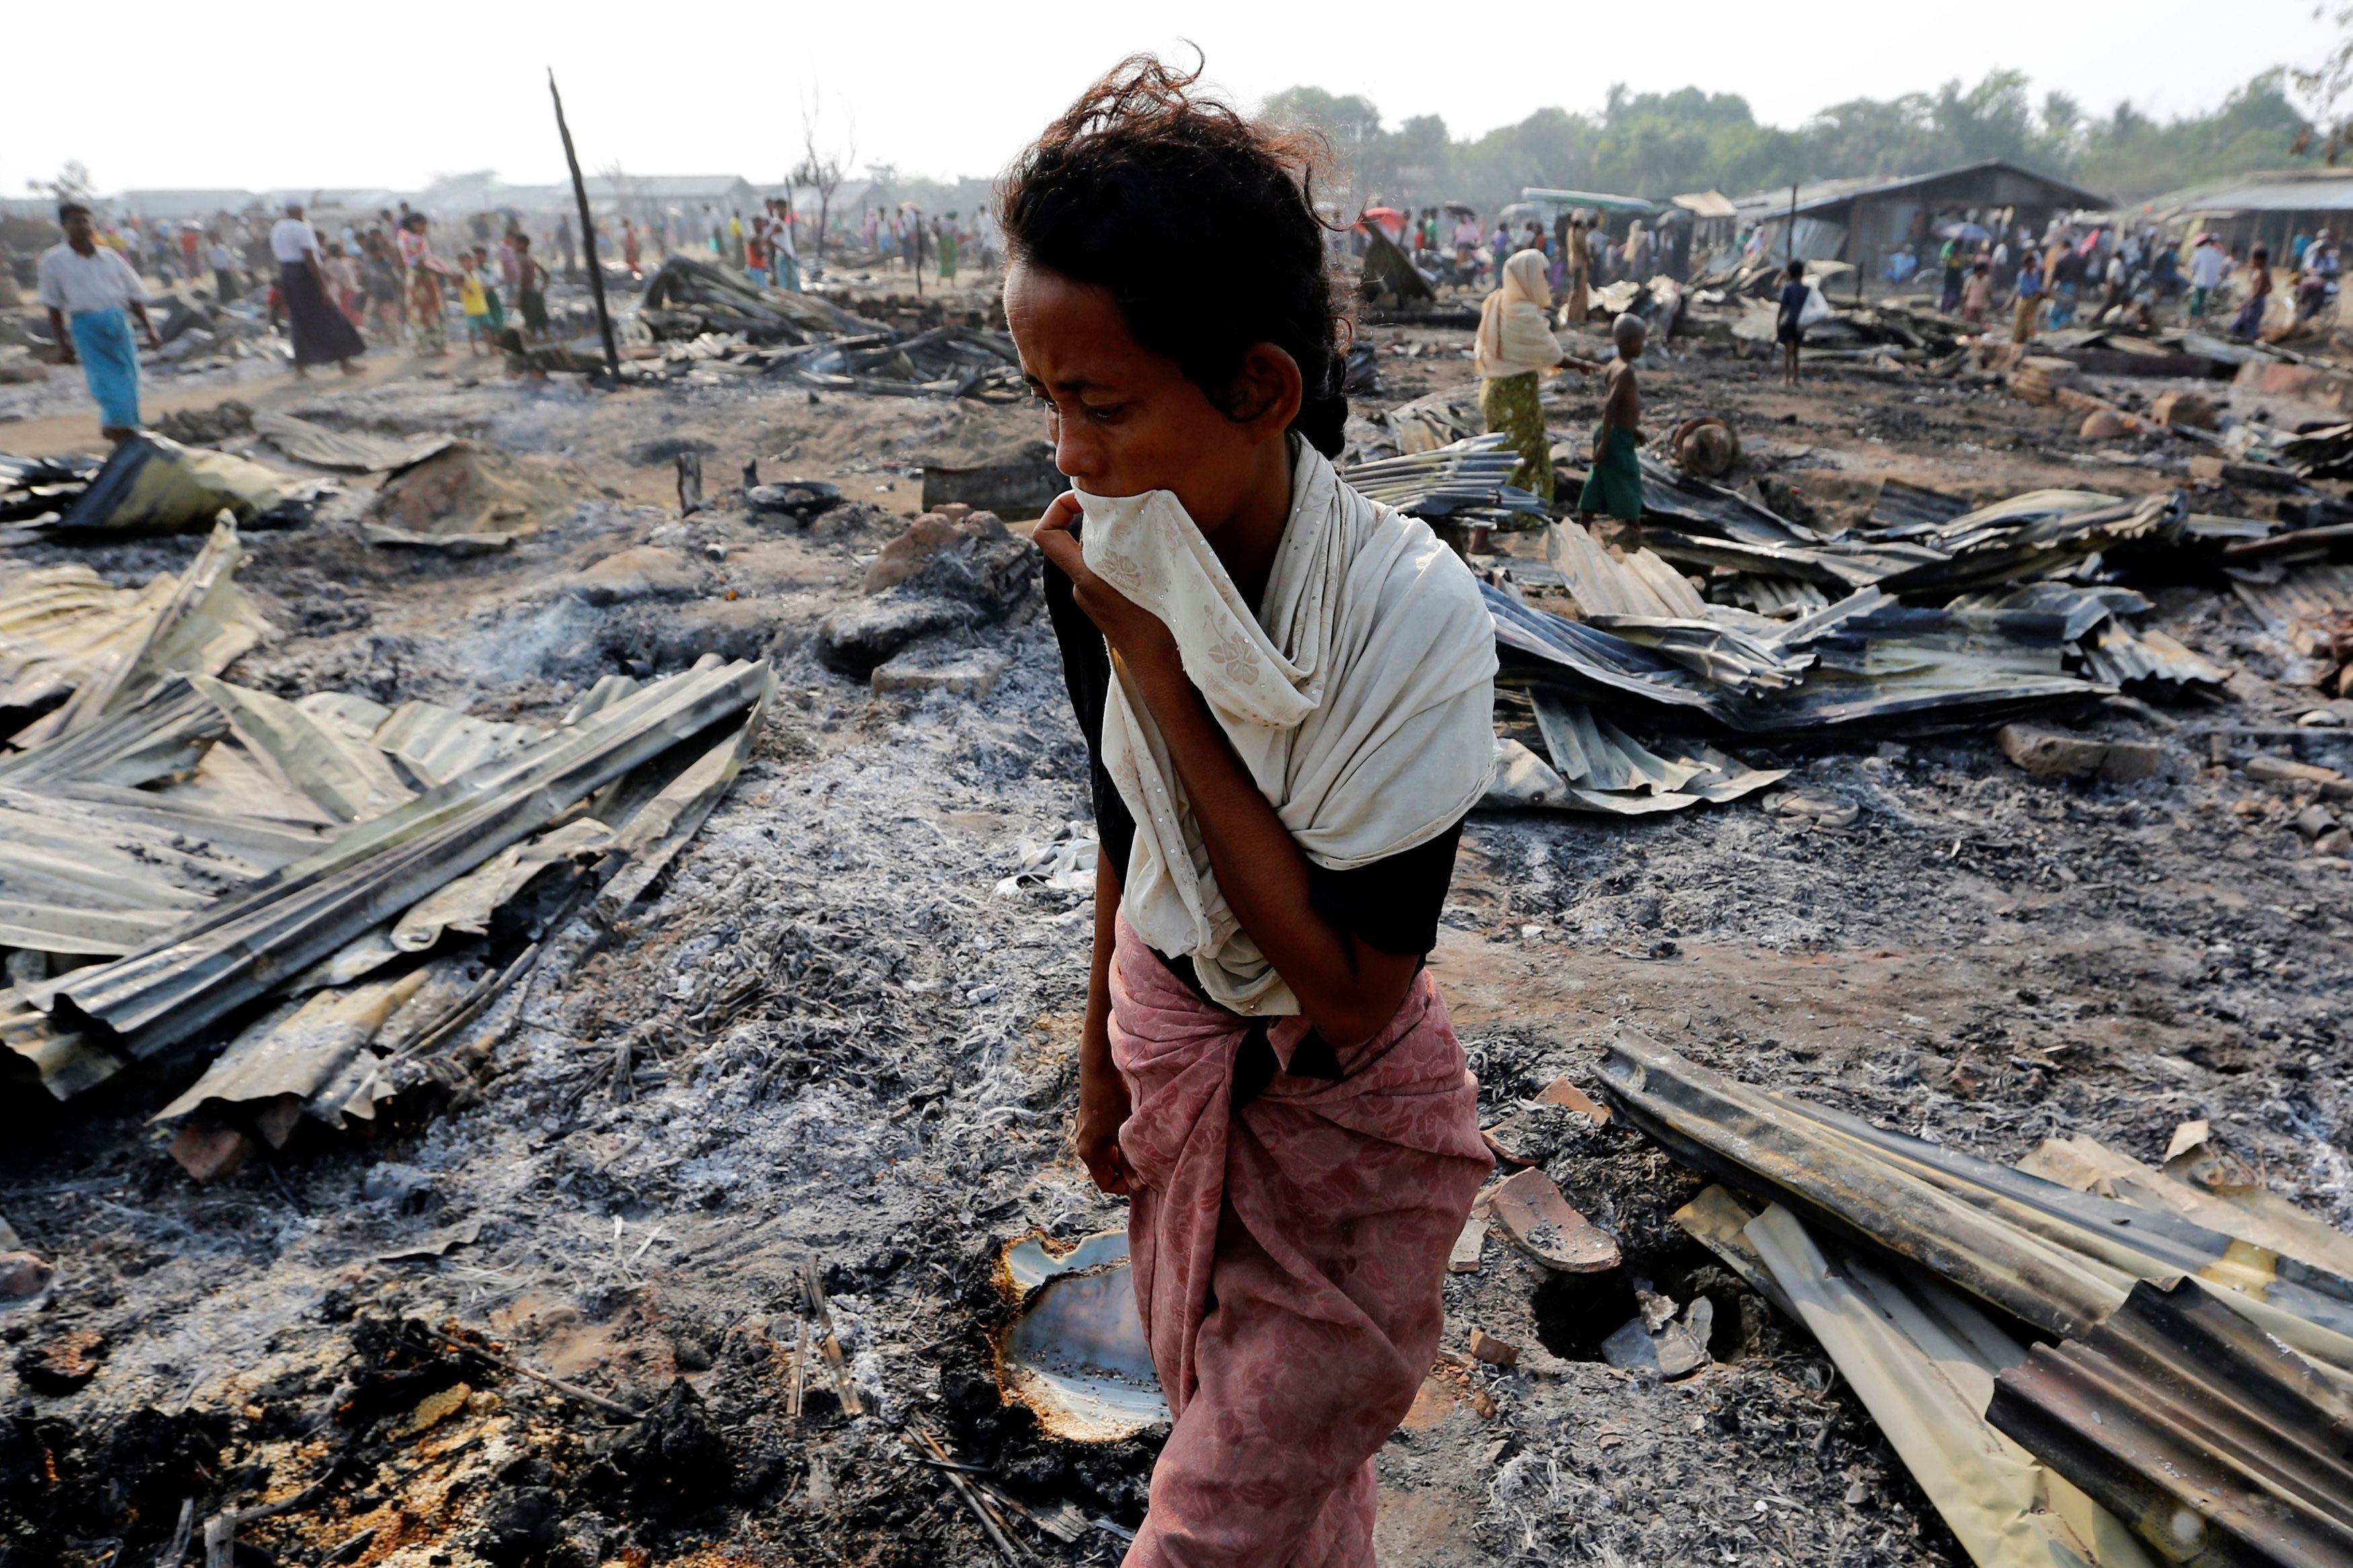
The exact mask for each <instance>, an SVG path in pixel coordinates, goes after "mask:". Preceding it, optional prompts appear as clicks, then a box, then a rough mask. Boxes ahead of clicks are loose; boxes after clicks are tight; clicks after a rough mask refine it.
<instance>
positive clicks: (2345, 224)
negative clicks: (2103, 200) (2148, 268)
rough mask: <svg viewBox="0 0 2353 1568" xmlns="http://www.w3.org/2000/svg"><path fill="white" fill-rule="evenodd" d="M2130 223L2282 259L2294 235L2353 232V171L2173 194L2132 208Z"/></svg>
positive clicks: (2293, 173)
mask: <svg viewBox="0 0 2353 1568" xmlns="http://www.w3.org/2000/svg"><path fill="white" fill-rule="evenodd" d="M2128 216H2129V219H2130V221H2134V222H2138V223H2153V224H2156V225H2157V226H2159V227H2160V228H2163V229H2165V230H2166V231H2168V233H2188V232H2189V231H2191V230H2205V231H2209V232H2211V233H2213V234H2215V235H2218V236H2220V237H2221V240H2222V243H2223V244H2225V245H2228V246H2234V247H2235V246H2244V247H2248V248H2250V249H2252V248H2253V247H2255V246H2257V245H2268V246H2270V247H2272V254H2273V255H2274V256H2280V255H2284V253H2285V252H2286V249H2287V247H2288V242H2289V241H2290V240H2291V239H2292V238H2294V237H2295V236H2296V235H2299V234H2304V235H2311V234H2317V233H2318V232H2319V231H2320V230H2322V229H2324V228H2325V229H2327V230H2328V231H2329V232H2330V233H2331V234H2332V235H2333V236H2334V237H2336V238H2337V239H2338V240H2339V241H2342V240H2343V239H2344V238H2345V237H2346V234H2347V232H2348V229H2353V169H2283V170H2276V171H2272V172H2267V173H2262V174H2239V175H2236V176H2234V177H2232V178H2231V179H2227V180H2213V181H2210V182H2208V183H2207V184H2202V185H2191V186H2189V187H2188V188H2186V189H2183V190H2179V191H2169V192H2168V193H2167V194H2166V195H2161V196H2158V197H2157V198H2156V199H2155V200H2153V201H2147V202H2144V203H2142V204H2141V205H2139V206H2137V207H2136V208H2133V209H2131V212H2130V215H2128Z"/></svg>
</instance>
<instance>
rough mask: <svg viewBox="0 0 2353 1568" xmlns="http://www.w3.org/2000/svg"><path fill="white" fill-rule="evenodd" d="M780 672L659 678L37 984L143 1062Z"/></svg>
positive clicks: (39, 1000)
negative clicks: (164, 928)
mask: <svg viewBox="0 0 2353 1568" xmlns="http://www.w3.org/2000/svg"><path fill="white" fill-rule="evenodd" d="M775 680H776V678H775V676H774V674H773V673H772V672H771V671H770V670H769V668H768V667H767V666H766V665H765V664H754V663H741V662H739V663H736V664H732V665H726V666H722V667H718V668H697V669H695V670H692V671H690V672H687V673H685V674H681V675H678V676H673V677H671V678H670V679H666V680H661V681H657V682H655V683H653V684H652V685H650V686H649V687H647V688H645V689H642V690H640V691H638V692H636V693H634V694H632V695H631V696H629V697H628V698H626V699H624V700H621V701H619V702H617V703H614V704H613V705H612V706H610V707H608V708H607V709H605V710H602V711H601V712H599V713H598V714H597V715H596V717H594V718H593V719H591V720H589V721H585V722H583V723H582V724H580V725H577V726H575V727H574V728H571V729H569V730H565V731H560V732H558V733H557V734H555V735H554V736H552V737H550V738H549V739H548V740H546V741H544V742H541V743H540V744H538V745H535V746H533V747H532V748H531V749H530V750H528V751H527V752H524V753H522V755H520V756H518V757H516V758H513V759H512V760H511V761H510V762H508V763H504V764H502V765H498V766H495V767H493V768H490V769H484V770H480V771H478V772H477V773H474V774H471V775H469V776H468V777H466V778H463V779H460V780H457V781H453V782H452V783H450V784H444V785H441V786H440V787H438V788H436V789H434V790H431V791H429V792H427V793H426V794H424V795H419V796H417V798H416V799H414V800H411V801H409V802H407V803H406V805H401V806H399V807H396V809H394V810H392V811H389V812H386V813H385V814H384V815H383V816H377V817H375V818H373V819H372V820H369V821H366V822H363V823H358V824H354V825H353V826H350V827H348V828H346V829H345V830H344V831H343V834H342V835H341V836H340V837H338V838H337V839H336V841H335V842H334V844H333V845H332V847H329V848H327V849H325V850H322V851H321V852H320V853H318V854H316V855H313V856H311V858H308V859H305V860H303V861H301V862H299V863H297V864H294V865H291V866H289V867H287V868H285V869H284V870H282V871H280V872H278V873H276V874H273V875H272V876H270V877H268V878H265V879H263V880H262V881H261V882H259V883H258V884H256V885H254V886H252V887H250V888H248V889H243V890H241V891H237V892H234V893H231V894H229V895H227V897H224V898H222V899H220V900H217V901H216V902H215V903H214V904H213V905H212V906H211V907H209V908H207V909H206V910H202V911H200V912H198V913H197V914H196V915H195V916H194V917H192V918H191V919H190V920H189V921H187V922H186V923H185V924H184V925H182V926H181V927H179V928H177V929H175V930H174V931H172V932H170V933H169V934H168V935H167V936H166V937H164V938H163V939H162V940H159V941H156V942H151V943H149V944H147V945H146V946H144V947H142V948H141V949H140V950H138V951H137V952H132V953H130V954H128V955H126V956H125V957H123V958H121V959H119V960H117V961H115V962H113V963H107V964H101V965H93V966H91V967H90V968H86V969H79V970H76V971H73V972H72V973H69V974H67V975H65V976H62V977H60V978H58V979H54V980H50V981H47V982H46V983H44V984H41V985H39V986H37V987H35V988H34V989H33V990H32V992H31V994H30V1000H31V1001H32V1002H33V1004H34V1005H37V1006H40V1007H44V1008H47V1009H52V1010H54V1012H55V1013H56V1014H57V1015H58V1022H59V1026H60V1027H61V1028H65V1029H79V1030H80V1031H81V1032H84V1033H90V1034H95V1035H96V1036H98V1037H100V1038H102V1039H104V1040H106V1041H107V1042H109V1043H111V1044H112V1045H114V1046H116V1047H119V1048H120V1049H121V1051H123V1052H126V1053H128V1054H130V1055H132V1056H134V1057H146V1056H152V1055H153V1054H154V1053H155V1052H157V1051H160V1050H162V1049H164V1047H168V1046H170V1045H173V1044H174V1043H176V1042H178V1041H180V1040H184V1039H186V1038H188V1037H191V1036H193V1035H195V1033H196V1032H197V1031H199V1030H201V1029H203V1028H205V1027H206V1026H208V1025H210V1024H212V1023H213V1022H215V1021H216V1020H217V1019H219V1018H221V1017H222V1016H226V1015H227V1014H228V1013H229V1012H231V1011H232V1010H234V1009H236V1008H237V1007H239V1006H241V1005H244V1004H246V1003H248V1002H250V1001H253V1000H255V999H256V998H258V997H259V996H261V995H263V994H267V993H268V992H269V990H271V989H272V988H273V987H274V986H275V985H276V984H280V983H281V982H282V981H283V980H284V979H285V978H286V977H287V976H289V975H290V974H292V973H296V972H298V971H300V970H301V969H302V968H304V967H305V966H307V965H309V964H311V963H316V962H317V961H319V960H320V959H322V958H324V957H326V956H327V955H328V954H329V953H331V952H334V951H335V950H336V949H337V948H339V947H341V946H343V944H344V943H345V942H349V941H351V940H352V939H353V938H354V937H356V936H358V935H359V934H360V933H361V932H363V931H366V930H367V929H368V928H370V927H372V926H375V925H376V924H378V923H380V922H381V921H385V920H387V919H389V918H390V917H392V916H394V915H396V914H397V913H399V912H400V911H402V910H406V909H408V908H409V907H410V906H412V905H414V904H415V903H417V900H420V899H422V898H424V897H425V896H426V895H427V894H429V893H431V892H432V891H433V890H434V889H437V888H439V887H440V886H442V885H443V884H444V883H446V882H448V881H449V880H450V879H452V878H454V877H457V876H459V875H461V874H463V873H464V872H466V871H469V870H470V869H472V868H474V867H476V866H478V865H480V864H481V863H482V862H483V861H485V860H488V859H489V858H491V857H492V856H493V855H496V854H497V853H498V852H499V851H500V850H501V849H503V848H505V847H507V846H508V845H510V844H512V843H514V842H515V841H517V840H518V839H520V838H522V837H524V836H526V835H528V834H530V833H532V832H533V831H535V830H537V829H538V828H539V827H541V826H544V825H545V824H546V823H547V822H549V821H550V820H552V819H553V818H554V816H556V814H558V813H559V812H561V811H563V810H564V809H565V808H566V807H567V806H569V805H572V804H573V803H574V802H576V801H578V800H581V799H583V798H585V797H586V795H590V794H591V793H593V792H594V791H596V789H598V788H599V787H601V786H603V785H604V784H607V783H610V782H611V781H612V780H614V779H616V778H617V777H619V776H620V775H621V774H623V773H627V772H628V770H629V769H631V768H633V767H636V766H637V765H638V764H639V763H644V762H646V761H648V760H649V759H650V758H652V757H653V756H655V755H657V754H658V753H659V752H664V751H667V750H668V749H669V748H670V747H671V746H673V745H676V744H678V743H679V742H682V741H688V740H691V739H692V738H694V737H697V736H702V735H704V734H706V733H709V732H711V731H712V729H713V727H714V726H716V725H719V724H722V723H724V722H726V721H728V720H730V719H731V718H732V719H734V720H735V721H737V722H741V715H743V714H744V712H745V711H746V710H752V709H754V708H756V707H757V706H758V705H759V704H760V703H761V702H762V701H764V700H765V698H766V696H767V694H768V693H769V692H770V691H771V690H772V689H773V688H774V685H775Z"/></svg>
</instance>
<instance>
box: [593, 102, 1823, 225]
mask: <svg viewBox="0 0 2353 1568" xmlns="http://www.w3.org/2000/svg"><path fill="white" fill-rule="evenodd" d="M548 80H549V81H551V82H552V81H554V77H552V76H551V77H549V78H548ZM1781 248H1782V249H1783V250H1785V251H1787V252H1788V254H1787V255H1785V256H1783V257H1782V258H1781V259H1782V260H1783V261H1795V260H1797V259H1798V182H1797V181H1795V180H1792V181H1790V182H1789V222H1788V233H1787V234H1784V235H1783V236H1782V237H1781Z"/></svg>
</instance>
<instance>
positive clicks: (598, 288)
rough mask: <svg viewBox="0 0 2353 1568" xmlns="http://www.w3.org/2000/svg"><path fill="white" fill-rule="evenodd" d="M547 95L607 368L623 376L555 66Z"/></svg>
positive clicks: (592, 221) (593, 227) (592, 222)
mask: <svg viewBox="0 0 2353 1568" xmlns="http://www.w3.org/2000/svg"><path fill="white" fill-rule="evenodd" d="M547 96H548V97H550V98H552V99H554V100H555V129H556V131H557V132H559V133H561V134H562V136H563V137H564V161H565V163H567V164H569V165H570V166H571V169H572V197H573V200H574V201H575V202H577V203H578V204H579V206H580V243H581V247H582V248H583V249H585V250H586V251H587V253H588V290H589V292H590V293H591V294H593V295H595V296H596V331H597V332H598V333H599V334H600V335H601V336H602V337H603V338H604V340H605V371H606V374H608V375H610V376H611V377H612V378H613V379H614V380H616V381H618V380H620V379H621V350H620V345H619V344H617V343H616V342H614V341H613V314H612V312H611V311H609V310H607V309H606V308H605V262H604V258H602V257H600V256H598V255H597V254H596V219H595V218H593V217H591V216H589V213H588V186H587V184H586V183H585V182H584V181H583V180H582V179H581V178H580V154H578V153H575V152H574V151H573V150H572V127H571V126H569V125H567V124H565V121H564V95H563V94H562V93H560V92H558V91H556V90H555V69H554V67H553V66H551V67H549V68H548V72H547Z"/></svg>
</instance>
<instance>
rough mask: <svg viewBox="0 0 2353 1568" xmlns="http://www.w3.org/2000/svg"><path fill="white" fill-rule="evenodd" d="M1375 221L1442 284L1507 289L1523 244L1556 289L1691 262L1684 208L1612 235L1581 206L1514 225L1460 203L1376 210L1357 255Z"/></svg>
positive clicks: (1597, 284)
mask: <svg viewBox="0 0 2353 1568" xmlns="http://www.w3.org/2000/svg"><path fill="white" fill-rule="evenodd" d="M1374 224H1377V225H1378V226H1379V227H1380V229H1381V231H1382V232H1383V233H1384V234H1385V235H1387V236H1388V237H1389V238H1390V239H1391V240H1393V241H1394V242H1396V243H1397V244H1398V245H1400V246H1402V247H1404V248H1405V249H1406V251H1407V252H1408V253H1409V255H1410V256H1411V257H1412V258H1413V261H1414V265H1415V266H1417V267H1419V268H1421V270H1422V271H1423V272H1425V273H1427V274H1429V275H1430V277H1432V278H1434V279H1437V281H1438V282H1439V283H1440V284H1442V285H1452V286H1455V287H1459V288H1465V289H1477V288H1481V287H1486V288H1500V287H1502V286H1503V280H1504V268H1505V266H1506V264H1507V263H1509V261H1510V260H1511V258H1513V257H1514V256H1515V255H1517V254H1518V253H1520V252H1521V251H1524V250H1533V251H1535V252H1536V253H1538V254H1539V255H1541V256H1542V257H1543V258H1544V261H1545V270H1546V276H1547V277H1548V279H1550V281H1551V284H1552V287H1553V288H1554V289H1556V290H1557V291H1564V292H1565V291H1567V289H1570V288H1571V287H1573V284H1574V281H1575V280H1576V279H1582V280H1583V282H1584V285H1585V286H1586V287H1587V288H1588V289H1595V288H1605V287H1607V286H1608V285H1609V284H1611V283H1615V282H1618V281H1620V279H1632V280H1633V281H1635V282H1638V283H1647V282H1649V281H1650V280H1651V279H1652V278H1654V277H1658V276H1660V275H1662V274H1664V275H1665V276H1667V277H1670V278H1673V279H1677V280H1678V281H1681V280H1683V279H1685V278H1687V277H1688V276H1689V274H1690V270H1691V264H1692V227H1691V224H1690V222H1689V220H1688V219H1687V218H1685V217H1684V216H1683V215H1682V214H1680V213H1671V214H1668V215H1666V216H1664V217H1662V218H1660V219H1658V220H1655V221H1652V220H1645V219H1642V218H1639V217H1638V218H1635V219H1633V220H1631V221H1630V223H1628V225H1627V226H1626V232H1625V234H1624V236H1623V237H1619V238H1612V237H1610V235H1609V229H1608V226H1607V224H1606V223H1605V222H1604V220H1603V219H1602V218H1601V216H1599V214H1597V213H1594V212H1591V211H1588V210H1584V209H1569V210H1567V211H1563V212H1561V213H1559V214H1557V215H1556V216H1555V217H1554V218H1553V220H1552V223H1551V225H1550V226H1546V224H1544V223H1543V222H1542V221H1540V220H1538V219H1535V218H1526V219H1523V220H1521V221H1520V223H1519V226H1518V227H1516V228H1514V226H1512V224H1511V223H1508V222H1506V221H1505V220H1504V218H1502V217H1500V216H1499V217H1497V218H1496V219H1495V221H1494V222H1493V225H1487V224H1483V223H1482V222H1481V220H1480V217H1479V215H1478V214H1477V213H1476V212H1475V211H1473V210H1472V208H1470V207H1468V206H1464V205H1461V204H1459V203H1457V204H1452V205H1449V206H1447V207H1446V208H1445V209H1443V211H1441V210H1440V208H1438V207H1424V208H1422V209H1421V210H1420V212H1419V213H1418V214H1410V215H1409V214H1405V213H1399V212H1397V211H1396V210H1395V209H1393V208H1379V209H1375V210H1374V211H1370V212H1368V213H1367V214H1366V216H1365V217H1364V218H1362V219H1360V220H1359V222H1358V223H1357V225H1356V230H1355V233H1356V236H1357V245H1356V248H1357V249H1358V251H1359V252H1360V253H1361V251H1362V249H1363V247H1364V245H1365V244H1366V243H1367V236H1368V235H1369V229H1368V228H1367V225H1374Z"/></svg>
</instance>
